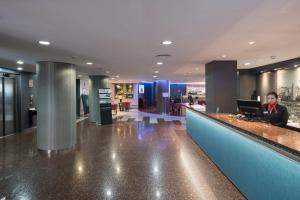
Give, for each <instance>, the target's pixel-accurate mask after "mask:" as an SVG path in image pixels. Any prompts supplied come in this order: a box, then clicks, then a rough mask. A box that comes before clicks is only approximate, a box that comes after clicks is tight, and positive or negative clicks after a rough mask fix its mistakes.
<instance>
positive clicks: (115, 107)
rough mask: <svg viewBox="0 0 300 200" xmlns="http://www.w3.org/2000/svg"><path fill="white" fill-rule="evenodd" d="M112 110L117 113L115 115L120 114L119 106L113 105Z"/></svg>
mask: <svg viewBox="0 0 300 200" xmlns="http://www.w3.org/2000/svg"><path fill="white" fill-rule="evenodd" d="M111 110H114V111H115V114H117V113H118V104H111Z"/></svg>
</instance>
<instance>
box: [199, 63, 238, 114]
mask: <svg viewBox="0 0 300 200" xmlns="http://www.w3.org/2000/svg"><path fill="white" fill-rule="evenodd" d="M237 73H238V71H237V61H236V60H226V61H212V62H210V63H207V64H206V65H205V89H206V111H207V112H216V111H217V110H219V112H223V113H236V111H237V105H236V99H237V91H238V87H237V86H238V82H237Z"/></svg>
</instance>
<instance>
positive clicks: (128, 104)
mask: <svg viewBox="0 0 300 200" xmlns="http://www.w3.org/2000/svg"><path fill="white" fill-rule="evenodd" d="M122 106H123V108H124V110H125V111H129V109H130V102H123V103H122Z"/></svg>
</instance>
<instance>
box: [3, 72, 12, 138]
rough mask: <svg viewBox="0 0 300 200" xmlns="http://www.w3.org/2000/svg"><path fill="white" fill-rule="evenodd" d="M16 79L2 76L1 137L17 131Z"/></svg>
mask: <svg viewBox="0 0 300 200" xmlns="http://www.w3.org/2000/svg"><path fill="white" fill-rule="evenodd" d="M15 84H16V83H15V79H14V78H10V77H0V137H2V136H6V135H9V134H12V133H15V132H16V111H15V109H16V89H15Z"/></svg>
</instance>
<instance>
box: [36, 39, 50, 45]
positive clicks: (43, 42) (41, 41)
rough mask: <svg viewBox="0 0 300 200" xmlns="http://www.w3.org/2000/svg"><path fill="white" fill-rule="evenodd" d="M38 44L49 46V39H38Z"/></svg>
mask: <svg viewBox="0 0 300 200" xmlns="http://www.w3.org/2000/svg"><path fill="white" fill-rule="evenodd" d="M39 44H40V45H44V46H49V45H50V44H51V43H50V42H49V41H46V40H40V41H39Z"/></svg>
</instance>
